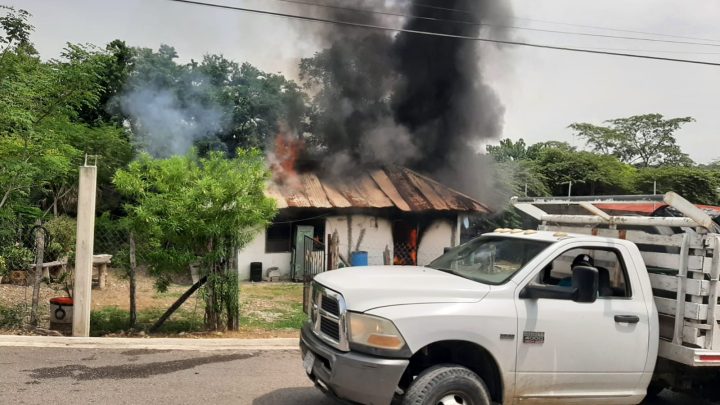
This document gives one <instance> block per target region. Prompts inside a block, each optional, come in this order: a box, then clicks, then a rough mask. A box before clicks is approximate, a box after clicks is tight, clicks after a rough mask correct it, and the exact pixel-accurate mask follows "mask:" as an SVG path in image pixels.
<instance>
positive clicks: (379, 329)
mask: <svg viewBox="0 0 720 405" xmlns="http://www.w3.org/2000/svg"><path fill="white" fill-rule="evenodd" d="M348 318H349V320H350V322H349V325H348V326H349V329H350V330H349V331H348V332H349V333H348V334H349V338H350V339H349V340H350V342H351V343H355V344H358V345H362V346H367V347H370V348H375V349H380V350H393V351H395V350H400V349H403V348H405V339H403V337H402V335H400V331H398V330H397V328H396V327H395V325H394V324H393V323H392V322H390V321H389V320H387V319H384V318H379V317H377V316H372V315H366V314H359V313H356V312H349V313H348Z"/></svg>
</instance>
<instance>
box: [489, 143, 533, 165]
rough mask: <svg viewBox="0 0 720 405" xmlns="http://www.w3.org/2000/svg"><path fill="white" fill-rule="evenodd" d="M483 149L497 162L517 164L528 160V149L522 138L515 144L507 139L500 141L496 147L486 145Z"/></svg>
mask: <svg viewBox="0 0 720 405" xmlns="http://www.w3.org/2000/svg"><path fill="white" fill-rule="evenodd" d="M485 149H486V151H487V153H488V154H489V155H490V156H492V157H493V158H495V161H497V162H517V161H520V160H526V159H528V147H527V145H526V144H525V140H524V139H522V138H520V139H518V140H517V142H513V140H512V139H509V138H506V139H502V140H500V143H499V144H498V145H487V146H486V147H485Z"/></svg>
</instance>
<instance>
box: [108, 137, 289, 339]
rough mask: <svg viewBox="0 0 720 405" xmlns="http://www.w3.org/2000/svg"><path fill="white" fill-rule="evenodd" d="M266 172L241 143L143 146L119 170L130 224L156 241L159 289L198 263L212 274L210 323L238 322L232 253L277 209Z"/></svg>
mask: <svg viewBox="0 0 720 405" xmlns="http://www.w3.org/2000/svg"><path fill="white" fill-rule="evenodd" d="M268 178H269V173H268V171H267V169H266V168H265V163H264V161H263V158H262V155H261V154H260V152H258V151H250V152H247V151H243V150H238V152H237V154H236V157H234V158H233V159H227V158H226V156H225V155H223V154H221V153H219V152H212V153H210V154H209V155H208V156H207V157H205V158H199V157H197V155H194V154H190V155H187V156H175V157H171V158H169V159H164V160H157V159H153V158H151V157H150V156H148V155H146V154H143V155H141V156H140V157H139V159H138V160H136V161H134V162H132V163H131V164H130V165H129V166H128V168H127V169H124V170H119V171H118V172H117V174H116V175H115V178H114V184H115V185H116V187H117V189H118V190H119V191H120V192H121V193H122V194H123V195H124V196H125V197H126V198H128V199H129V201H130V202H128V203H127V204H126V205H125V209H126V211H127V214H128V222H129V224H130V229H131V231H133V232H134V233H135V234H137V235H138V237H139V238H142V240H144V241H145V242H146V243H148V244H151V245H152V246H153V247H154V249H153V250H152V252H151V253H150V254H149V255H148V261H149V263H148V264H149V266H150V273H151V274H152V275H154V276H155V277H156V280H157V283H156V285H157V287H158V289H160V290H164V289H166V288H167V286H168V284H169V282H170V276H171V275H172V274H174V273H178V272H187V270H188V268H189V266H190V265H191V264H198V265H199V266H200V268H201V270H202V272H203V273H204V275H206V276H207V280H208V281H207V283H208V284H207V287H206V289H205V292H204V294H203V297H204V299H205V303H206V311H205V314H206V318H205V320H206V325H207V327H208V328H210V329H215V330H217V329H222V328H223V327H227V328H229V329H233V330H234V329H237V327H238V316H239V315H238V284H237V283H238V281H237V274H236V272H235V270H234V269H232V268H231V267H230V266H231V261H232V259H233V257H234V253H235V252H236V251H237V249H239V248H242V247H243V246H244V245H246V244H247V243H248V242H249V241H250V240H251V238H252V237H253V235H254V233H255V232H256V231H257V230H258V229H259V228H260V227H262V226H265V225H267V224H268V223H269V221H270V220H271V219H272V218H273V216H274V215H275V204H274V201H273V200H272V199H270V198H268V197H266V196H265V194H264V191H265V182H266V180H267V179H268Z"/></svg>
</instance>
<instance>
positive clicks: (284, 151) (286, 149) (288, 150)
mask: <svg viewBox="0 0 720 405" xmlns="http://www.w3.org/2000/svg"><path fill="white" fill-rule="evenodd" d="M303 146H304V145H303V142H302V140H301V139H299V138H297V137H296V136H295V135H293V134H292V133H290V132H289V131H287V130H281V131H280V132H279V133H278V134H277V136H276V137H275V145H274V150H273V151H272V152H271V155H270V157H269V160H270V170H271V171H272V173H273V180H274V181H275V182H276V183H278V184H285V183H287V182H288V181H290V180H292V179H294V178H295V177H296V176H297V167H296V165H297V161H298V158H299V157H300V153H301V152H302V149H303Z"/></svg>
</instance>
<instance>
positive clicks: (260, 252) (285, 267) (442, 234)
mask: <svg viewBox="0 0 720 405" xmlns="http://www.w3.org/2000/svg"><path fill="white" fill-rule="evenodd" d="M350 222H351V224H352V232H351V233H350V235H348V216H346V215H339V216H331V217H328V218H327V219H326V222H325V234H326V235H332V233H333V232H334V231H337V232H338V236H339V237H340V254H341V255H343V257H345V258H346V259H347V260H348V261H349V260H350V258H349V257H348V251H349V250H352V251H354V250H355V247H356V245H357V241H358V238H359V237H360V233H361V231H362V230H363V229H364V230H365V236H364V237H363V240H362V242H361V243H360V250H363V251H366V252H368V263H369V264H370V265H383V264H384V263H383V252H384V251H385V248H386V247H387V248H388V249H389V250H390V258H391V260H392V258H393V254H394V252H393V237H392V223H391V222H390V220H388V219H385V218H380V217H374V216H370V215H351V220H350ZM453 230H455V231H456V232H453ZM457 234H458V232H457V223H456V221H452V220H448V219H438V220H435V221H434V222H433V223H432V224H431V225H430V226H429V227H427V228H426V229H424V230H423V233H422V234H421V235H420V236H421V239H420V244H419V246H418V264H419V265H426V264H428V263H430V262H431V261H432V260H434V259H435V258H437V257H438V256H440V255H442V253H443V250H444V248H446V247H451V246H455V245H456V244H457V241H456V240H453V238H455V239H457ZM348 237H350V238H351V240H350V243H349V244H348ZM348 246H350V249H348ZM291 260H292V255H291V253H289V252H288V253H266V252H265V230H262V231H260V232H259V233H258V234H257V235H256V236H255V238H254V239H253V240H252V242H250V243H249V244H248V245H247V246H246V247H245V248H244V249H242V250H240V251H238V255H237V263H238V275H239V277H240V280H249V279H250V263H251V262H261V263H262V264H263V277H265V276H266V275H267V269H268V268H270V267H277V268H278V269H279V270H280V274H281V277H282V278H283V279H287V278H289V277H290V261H291Z"/></svg>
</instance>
